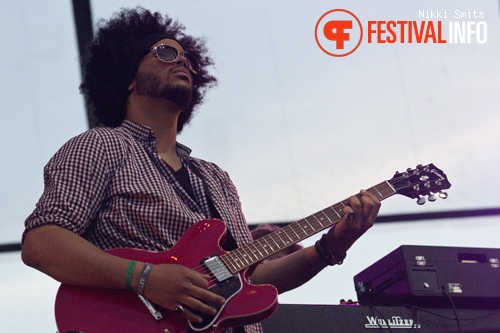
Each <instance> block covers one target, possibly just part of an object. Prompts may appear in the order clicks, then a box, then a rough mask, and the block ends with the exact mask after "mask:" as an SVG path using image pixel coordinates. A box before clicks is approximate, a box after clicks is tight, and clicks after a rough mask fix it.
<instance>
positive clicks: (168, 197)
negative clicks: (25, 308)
mask: <svg viewBox="0 0 500 333" xmlns="http://www.w3.org/2000/svg"><path fill="white" fill-rule="evenodd" d="M184 30H185V29H184V27H183V26H182V25H181V24H179V23H178V22H176V21H174V20H172V19H171V18H170V17H169V16H166V15H165V16H163V15H161V14H159V13H157V12H155V13H153V12H151V11H149V10H146V9H144V8H141V7H138V8H133V9H122V10H120V11H119V12H117V13H116V14H115V15H114V16H112V17H111V18H110V19H109V20H107V21H106V20H101V21H99V23H98V26H97V33H96V36H95V38H94V39H93V41H92V42H91V43H90V44H89V46H88V49H87V54H86V55H85V57H84V59H83V65H84V75H83V82H82V84H81V86H80V89H81V91H82V93H83V94H84V96H85V101H86V104H87V107H88V109H89V110H90V111H92V112H93V113H94V114H95V116H96V117H97V119H98V120H99V121H100V123H101V124H102V126H98V127H95V128H93V129H90V130H88V131H86V132H84V133H82V134H80V135H78V136H76V137H74V138H72V139H70V140H69V141H68V142H67V143H66V144H65V145H63V146H62V147H61V148H60V149H59V150H58V152H57V153H56V154H55V155H54V156H53V157H52V158H51V159H50V161H49V162H48V163H47V165H46V166H45V169H44V183H45V188H44V192H43V194H42V196H41V198H40V199H39V202H38V203H37V205H36V208H35V210H34V211H33V213H32V214H31V215H30V216H29V217H28V218H27V219H26V222H25V231H24V233H23V250H22V259H23V261H24V262H25V263H26V264H27V265H29V266H32V267H34V268H36V269H38V270H40V271H42V272H44V273H45V274H47V275H49V276H51V277H53V278H54V279H56V280H58V281H60V282H61V283H63V285H68V286H77V287H85V288H101V289H109V290H119V291H120V292H121V293H138V294H140V295H142V296H143V297H144V299H146V300H149V301H150V302H151V304H154V305H155V306H157V307H161V308H162V309H165V310H166V311H171V312H169V313H171V315H175V316H179V317H181V318H182V320H186V321H189V322H191V323H194V324H196V323H200V322H202V321H203V317H204V316H211V315H215V314H216V313H217V311H218V309H220V308H221V307H222V306H223V305H224V304H225V302H228V300H226V296H223V295H219V294H217V293H216V292H212V290H211V289H209V286H210V283H209V281H210V279H211V276H210V274H207V272H203V271H199V270H197V269H194V267H186V266H183V265H177V264H173V263H171V262H170V263H156V264H154V265H153V264H151V263H148V262H147V261H142V260H131V259H125V258H122V257H120V256H116V255H112V254H110V253H108V252H107V251H106V250H110V249H116V248H131V249H144V250H150V251H165V250H169V249H171V248H172V247H173V246H174V245H175V244H176V243H178V241H179V239H181V237H182V236H183V234H184V233H185V232H186V230H188V229H189V228H190V227H191V226H192V225H194V224H195V223H196V222H197V221H201V220H206V219H209V218H218V219H220V220H222V221H223V223H224V224H225V227H226V228H227V236H226V239H225V243H224V245H223V249H224V250H225V251H233V250H236V249H238V248H240V247H242V246H244V245H245V244H248V243H250V242H252V236H251V234H250V232H249V229H248V226H247V224H246V221H245V218H244V215H243V212H242V209H241V204H240V202H239V197H238V194H237V191H236V188H235V186H234V185H233V183H232V181H231V179H230V178H229V175H228V174H227V173H226V172H225V171H223V170H221V169H220V168H219V167H218V166H217V165H216V164H214V163H211V162H207V161H204V160H201V159H198V158H195V157H193V156H191V150H190V148H188V147H186V146H184V145H182V144H181V143H179V142H177V135H178V133H179V132H181V131H182V130H183V128H184V126H185V125H186V124H187V123H188V122H189V121H190V120H191V118H192V116H193V112H194V111H195V110H196V109H197V107H199V106H200V105H201V103H202V102H203V98H204V96H205V93H206V91H207V90H208V89H210V88H211V87H213V86H215V85H216V83H217V81H216V79H215V77H213V76H212V75H211V74H210V73H209V69H210V67H211V66H212V65H213V61H212V59H211V57H210V56H209V55H208V50H207V48H206V46H205V41H204V40H203V39H201V38H195V37H192V36H190V35H187V34H186V33H185V32H184ZM348 203H349V204H348V205H346V206H345V207H344V208H343V209H342V211H340V212H339V213H338V214H339V215H340V216H341V219H340V221H339V222H338V223H337V224H336V225H335V227H332V228H330V229H329V230H328V232H327V233H326V234H325V235H324V236H323V237H322V238H321V240H320V241H318V242H317V243H316V245H315V246H310V247H306V248H302V249H299V250H298V251H296V252H294V253H292V254H289V255H287V256H284V257H283V258H280V259H276V260H268V261H262V262H261V263H260V264H258V265H256V266H255V269H254V270H253V272H252V274H251V276H250V277H249V280H251V283H252V284H257V285H258V284H271V285H273V286H275V287H276V289H277V291H278V292H279V293H282V292H286V291H288V290H291V289H293V288H296V287H299V286H300V285H302V284H304V283H306V282H307V281H309V280H310V279H311V278H312V277H314V276H315V275H316V274H317V273H318V272H320V271H321V270H323V269H324V268H325V267H326V266H328V265H335V264H341V263H342V260H343V259H344V258H345V254H346V252H347V250H348V249H349V248H350V247H351V246H352V244H353V243H354V242H355V241H356V240H357V239H358V238H359V237H360V236H361V235H362V234H363V233H364V232H366V231H367V230H368V229H369V228H370V227H371V226H372V225H373V222H374V220H375V218H376V216H377V214H378V211H379V208H380V202H379V200H378V199H377V198H376V197H375V196H374V195H372V194H370V193H367V192H366V191H361V192H360V194H359V195H358V196H353V197H351V198H350V199H349V200H348ZM217 241H218V240H214V242H217ZM197 245H198V246H199V245H201V244H191V245H190V247H192V248H196V246H197ZM211 254H212V253H207V254H206V255H211ZM249 302H252V300H249ZM89 321H92V318H89ZM75 329H79V328H77V327H76V328H75ZM227 330H228V331H231V330H232V331H234V332H262V327H261V325H260V324H259V323H250V324H249V325H246V326H244V327H243V326H240V327H234V328H228V329H227Z"/></svg>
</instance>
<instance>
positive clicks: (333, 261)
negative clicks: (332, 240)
mask: <svg viewBox="0 0 500 333" xmlns="http://www.w3.org/2000/svg"><path fill="white" fill-rule="evenodd" d="M325 242H326V234H323V236H321V238H320V239H319V240H318V241H317V242H316V244H314V248H315V249H316V252H317V253H318V256H319V258H320V259H321V261H323V262H324V263H325V264H327V265H328V266H333V265H342V263H343V262H344V259H345V257H346V256H347V253H344V254H343V255H341V256H340V257H338V258H337V257H335V256H334V255H333V253H332V251H330V248H329V247H328V245H327V244H325Z"/></svg>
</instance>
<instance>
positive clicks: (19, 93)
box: [0, 0, 500, 332]
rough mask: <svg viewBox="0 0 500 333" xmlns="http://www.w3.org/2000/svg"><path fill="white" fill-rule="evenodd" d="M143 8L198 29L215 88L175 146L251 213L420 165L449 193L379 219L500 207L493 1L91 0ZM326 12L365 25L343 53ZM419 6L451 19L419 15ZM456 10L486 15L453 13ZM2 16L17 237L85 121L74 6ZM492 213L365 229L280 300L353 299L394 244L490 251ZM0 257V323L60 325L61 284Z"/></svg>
mask: <svg viewBox="0 0 500 333" xmlns="http://www.w3.org/2000/svg"><path fill="white" fill-rule="evenodd" d="M137 4H141V5H143V6H145V7H147V8H149V9H152V10H158V11H160V12H162V13H168V14H169V15H170V16H172V17H173V18H176V19H178V20H179V21H180V22H181V23H182V24H184V25H185V26H186V32H187V33H190V34H193V35H195V36H204V37H205V38H206V41H207V46H208V48H209V49H210V53H211V55H212V57H213V59H214V60H215V63H216V66H215V68H213V69H212V71H213V74H214V75H215V76H217V78H218V80H219V84H218V86H217V87H216V88H215V89H213V90H212V91H210V92H209V93H208V94H207V100H206V103H205V104H204V105H203V106H202V107H201V108H200V109H199V111H198V113H197V115H196V117H195V118H194V120H193V121H192V123H191V124H190V125H189V126H188V127H187V128H186V129H185V130H184V131H183V133H182V134H181V135H180V137H179V142H181V143H183V144H186V145H188V146H189V147H191V148H192V149H193V155H194V156H196V157H200V158H204V159H207V160H210V161H213V162H215V163H216V164H218V165H219V166H220V167H222V168H223V169H225V170H226V171H228V172H229V174H230V175H231V177H232V179H233V182H234V183H235V185H236V186H237V188H238V191H239V194H240V197H241V201H242V205H243V209H244V212H245V215H246V218H247V220H248V222H249V223H268V222H282V221H296V220H299V219H301V218H302V217H305V216H308V215H310V214H312V213H314V212H316V211H318V210H321V209H323V208H325V207H327V206H329V205H332V204H334V203H335V202H338V201H341V200H343V199H345V198H347V197H348V196H350V195H352V194H355V193H357V192H358V191H359V190H360V189H362V188H368V187H371V186H373V185H375V184H378V183H379V182H381V181H383V180H388V179H391V177H392V176H393V174H394V172H396V171H404V170H406V169H407V168H414V167H415V166H416V165H418V164H429V163H433V164H435V165H436V166H437V167H438V168H440V169H441V170H443V171H444V173H445V174H446V175H447V176H448V179H449V181H450V183H451V184H452V186H451V188H450V189H449V190H447V192H448V194H449V196H448V198H447V199H446V200H438V201H437V202H434V203H430V202H429V203H427V204H425V205H423V206H419V205H417V204H416V203H415V201H414V200H411V199H408V198H406V197H404V196H399V195H397V196H394V197H391V198H389V199H387V200H386V201H384V202H383V204H382V209H381V215H392V214H409V213H428V212H443V211H444V212H446V211H450V212H452V211H456V210H467V209H483V208H498V207H500V186H499V185H500V184H499V183H500V181H499V178H498V177H496V174H497V172H498V170H500V154H498V151H499V149H498V148H499V143H500V113H499V112H498V105H500V94H498V92H497V90H498V87H499V86H500V64H499V62H498V59H499V56H500V33H499V31H500V22H499V17H500V11H499V3H498V1H496V0H495V1H493V0H482V1H476V2H470V1H455V0H454V1H451V0H447V1H439V2H436V1H417V0H410V1H405V2H402V1H396V0H374V1H371V2H369V3H367V2H366V1H360V0H355V1H335V2H324V1H319V0H310V1H284V0H278V1H272V2H271V1H260V0H257V1H247V2H238V3H236V2H231V1H228V0H215V1H210V2H206V1H201V0H195V1H189V2H181V1H148V2H142V1H128V0H122V1H99V2H98V1H92V2H91V5H92V15H93V18H94V21H96V20H97V19H98V18H108V17H109V16H110V15H111V14H112V13H113V12H115V11H117V10H118V9H119V8H120V7H124V6H125V7H134V6H136V5H137ZM333 9H345V10H349V11H350V12H352V13H354V14H355V15H356V16H357V17H358V18H359V20H360V22H361V23H362V25H363V26H364V29H365V30H364V39H363V40H362V42H361V43H360V45H359V47H358V48H357V49H356V50H355V51H354V52H353V53H352V54H350V55H348V56H345V57H333V56H330V55H328V54H326V53H325V52H323V51H322V50H321V48H320V45H318V43H317V42H316V39H315V27H316V24H317V23H318V21H320V18H321V17H322V16H323V15H324V14H326V13H327V12H329V11H331V10H333ZM419 11H426V12H427V13H429V12H434V13H437V11H440V12H441V15H443V13H444V12H446V18H429V19H426V18H421V17H419ZM457 11H459V12H461V13H466V15H469V13H471V15H473V13H474V11H476V12H477V13H482V14H483V17H482V18H477V19H474V18H473V17H472V18H470V19H469V18H456V17H455V15H456V13H457ZM391 20H393V21H397V20H406V21H418V22H420V21H424V20H426V21H433V22H437V21H442V22H443V28H442V31H443V38H446V39H448V37H449V35H448V33H449V26H448V24H449V22H466V21H471V22H479V21H482V22H485V24H486V26H487V40H486V42H484V43H479V42H477V36H478V34H473V35H471V37H472V40H471V43H464V44H460V43H455V44H451V43H443V44H434V43H427V44H422V43H411V44H409V43H383V44H382V43H368V41H367V35H368V34H369V32H368V29H367V22H368V21H391ZM0 22H1V23H0V26H1V27H2V29H0V36H1V37H2V38H3V40H4V41H8V43H3V44H2V45H1V46H0V48H1V49H2V52H1V53H0V57H1V58H2V61H1V62H0V72H1V73H2V74H3V77H4V80H3V84H2V89H1V90H0V105H1V108H0V112H1V114H2V119H3V120H4V122H3V124H4V126H3V131H1V132H0V155H1V156H2V159H1V161H0V171H1V173H0V175H1V176H0V188H1V189H2V191H1V192H0V199H1V200H0V210H1V212H2V214H1V216H0V225H1V228H2V229H1V232H0V244H5V243H16V242H19V241H20V236H21V234H22V231H23V222H24V220H25V219H26V217H27V216H28V215H29V214H30V213H31V211H32V210H33V208H34V205H35V204H36V202H37V200H38V198H39V196H40V194H41V193H42V190H43V174H42V170H43V166H44V165H45V164H46V163H47V161H48V160H49V158H50V157H51V156H52V155H53V154H54V153H55V152H56V151H57V149H58V148H59V147H60V146H61V145H62V144H64V143H65V142H66V141H67V140H68V139H70V138H71V137H73V136H75V135H77V134H79V133H81V132H83V131H85V130H86V129H87V128H88V125H87V122H86V115H85V109H84V106H83V99H82V96H81V95H80V94H79V91H78V85H79V82H80V72H79V64H78V55H77V41H76V34H75V29H74V21H73V13H72V8H71V2H70V1H55V0H48V1H44V2H36V1H29V0H18V1H8V2H7V3H6V4H4V6H3V10H2V11H1V12H0ZM373 36H375V35H373ZM481 37H483V36H481ZM323 43H327V42H325V41H324V40H323ZM499 222H500V221H499V218H498V217H497V216H492V217H482V218H462V219H443V220H434V221H427V222H417V221H416V222H406V223H391V224H378V225H375V226H374V227H373V228H372V229H371V230H370V231H369V232H368V233H367V234H366V235H365V236H363V238H362V239H360V240H359V241H358V242H357V243H356V244H355V246H354V247H353V248H352V249H351V250H350V251H349V253H348V257H347V259H346V261H345V263H344V265H342V266H339V267H334V268H330V269H327V270H325V271H323V272H322V273H320V274H319V275H318V276H317V277H315V278H314V279H313V280H312V281H310V282H309V283H308V284H307V285H304V286H303V287H301V288H299V289H297V290H294V291H291V292H288V293H286V294H283V295H280V298H279V301H280V302H282V303H296V304H338V301H339V299H341V298H344V299H349V298H351V299H356V294H355V290H354V285H353V281H352V278H353V276H354V275H355V274H357V273H358V272H360V271H361V270H363V269H364V268H366V267H367V266H369V265H371V264H372V263H373V262H375V261H376V260H378V259H379V258H381V257H383V256H384V255H386V254H387V253H389V252H391V251H392V250H394V249H395V248H397V247H399V246H401V245H403V244H412V245H430V246H458V247H486V248H498V247H499V245H498V235H499V233H500V223H499ZM318 236H319V235H318ZM316 239H317V238H316V236H314V237H311V238H310V239H308V240H306V241H304V242H303V244H304V245H311V244H313V243H314V241H315V240H316ZM0 263H1V264H2V265H3V266H4V269H3V270H2V274H1V275H0V290H1V293H2V295H4V297H3V298H2V301H0V311H1V313H3V314H4V315H3V316H2V318H0V324H1V327H3V328H5V329H6V331H8V332H28V331H29V332H47V331H49V332H50V331H52V332H54V331H55V330H56V328H55V323H54V319H53V311H52V307H53V300H54V296H55V293H56V291H57V287H58V283H57V282H56V281H54V280H52V279H51V278H50V277H47V276H45V275H43V274H42V273H40V272H37V271H35V270H33V269H31V268H28V267H25V266H24V265H23V264H22V262H21V261H20V257H19V253H8V254H0ZM5 296H6V297H5ZM27 312H28V313H29V316H30V318H31V319H30V320H26V319H25V314H26V313H27Z"/></svg>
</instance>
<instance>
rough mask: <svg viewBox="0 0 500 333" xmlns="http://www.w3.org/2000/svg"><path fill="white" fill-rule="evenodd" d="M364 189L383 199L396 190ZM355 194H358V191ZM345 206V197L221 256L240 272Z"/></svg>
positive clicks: (332, 219) (324, 224) (331, 219)
mask: <svg viewBox="0 0 500 333" xmlns="http://www.w3.org/2000/svg"><path fill="white" fill-rule="evenodd" d="M367 191H368V192H370V193H372V194H374V195H375V196H376V197H377V198H378V199H379V200H384V199H386V198H388V197H390V196H392V195H394V194H395V193H396V191H395V190H394V188H393V187H392V186H391V185H390V184H389V182H388V181H384V182H382V183H380V184H378V185H375V186H373V187H371V188H369V189H367ZM357 196H358V197H359V194H358V195H357ZM347 205H348V199H345V200H343V201H341V202H338V203H336V204H334V205H332V206H329V207H327V208H325V209H323V210H320V211H319V212H316V213H314V214H312V215H309V216H308V217H305V218H303V219H301V220H299V221H297V222H294V223H291V224H289V225H287V226H285V227H283V228H281V229H279V230H277V231H274V232H272V233H270V234H267V235H265V236H263V237H261V238H259V239H257V240H255V241H253V242H251V243H248V244H246V245H244V246H242V247H240V248H237V249H236V250H234V251H231V252H229V253H226V254H224V255H222V256H221V259H222V261H223V262H224V263H225V264H226V266H227V267H228V269H229V270H231V272H232V273H233V274H234V273H237V272H239V271H242V270H243V269H245V268H247V267H250V266H252V265H254V264H256V263H259V262H261V261H262V260H264V259H266V258H268V257H270V256H272V255H273V254H275V253H278V252H279V251H281V250H283V249H285V248H287V247H289V246H292V245H293V244H296V243H299V242H301V241H303V240H304V239H306V238H309V237H310V236H312V235H314V234H316V233H318V232H320V231H322V230H324V229H327V228H329V227H331V226H333V225H334V224H336V223H338V222H339V221H340V220H341V218H342V209H343V208H344V207H345V206H347Z"/></svg>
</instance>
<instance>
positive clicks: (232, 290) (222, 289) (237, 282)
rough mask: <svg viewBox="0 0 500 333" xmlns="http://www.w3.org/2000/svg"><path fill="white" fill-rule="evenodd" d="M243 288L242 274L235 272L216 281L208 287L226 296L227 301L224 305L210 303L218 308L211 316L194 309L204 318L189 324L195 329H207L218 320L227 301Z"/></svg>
mask: <svg viewBox="0 0 500 333" xmlns="http://www.w3.org/2000/svg"><path fill="white" fill-rule="evenodd" d="M242 288H243V283H242V282H241V276H240V275H239V274H235V275H233V276H232V277H231V278H229V279H227V280H225V281H223V282H220V283H216V284H214V285H213V286H211V287H210V288H208V289H209V290H210V291H211V292H213V293H215V294H217V295H220V296H222V297H224V298H225V299H226V303H224V304H223V305H219V304H213V303H208V305H210V306H212V307H214V308H216V309H217V313H216V314H215V315H213V316H209V315H206V314H203V313H200V312H197V311H193V312H194V313H196V314H197V315H199V316H200V317H201V318H202V319H203V321H202V322H201V323H199V324H198V323H193V322H189V326H190V327H191V328H192V329H193V330H194V331H203V330H206V329H207V328H209V327H210V326H212V325H213V323H214V322H215V321H216V320H217V317H218V316H219V314H220V313H221V312H222V310H223V309H224V306H225V305H226V304H227V302H228V301H229V300H230V299H231V298H233V297H234V296H235V295H236V294H237V293H238V292H240V291H241V289H242ZM191 311H192V310H191Z"/></svg>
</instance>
